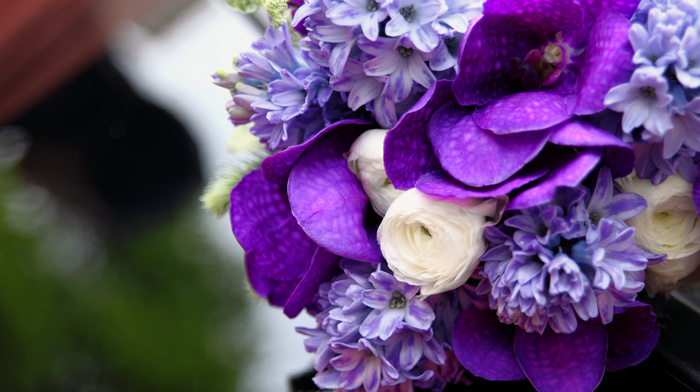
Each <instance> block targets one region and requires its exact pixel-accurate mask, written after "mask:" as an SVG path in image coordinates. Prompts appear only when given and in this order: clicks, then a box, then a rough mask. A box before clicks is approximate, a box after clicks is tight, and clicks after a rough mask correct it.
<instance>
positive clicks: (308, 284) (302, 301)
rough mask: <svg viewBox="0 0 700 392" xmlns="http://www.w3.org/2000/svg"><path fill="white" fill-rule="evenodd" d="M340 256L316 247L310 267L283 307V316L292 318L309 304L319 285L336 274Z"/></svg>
mask: <svg viewBox="0 0 700 392" xmlns="http://www.w3.org/2000/svg"><path fill="white" fill-rule="evenodd" d="M339 260H340V256H338V255H334V254H333V253H331V252H328V251H327V250H325V249H323V248H321V247H317V248H316V252H315V253H314V256H313V258H312V259H311V265H309V269H308V270H307V272H306V274H305V275H304V277H303V278H301V281H300V282H299V284H298V285H297V287H296V288H295V289H294V292H293V293H292V294H291V295H290V296H289V299H288V300H287V303H286V304H285V305H284V314H285V315H287V317H289V318H294V317H296V316H297V315H299V313H301V311H302V310H303V309H304V308H305V307H306V306H307V305H308V304H309V303H310V302H311V300H312V299H313V297H314V295H315V294H316V293H317V292H318V287H319V286H320V285H321V283H324V282H329V281H330V280H331V279H332V278H333V277H334V276H336V275H337V274H338V261H339Z"/></svg>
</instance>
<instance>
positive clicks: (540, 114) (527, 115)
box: [474, 90, 602, 135]
mask: <svg viewBox="0 0 700 392" xmlns="http://www.w3.org/2000/svg"><path fill="white" fill-rule="evenodd" d="M601 99H602V98H601ZM571 117H572V115H571V114H569V113H568V111H567V109H566V105H565V103H564V95H562V94H561V93H559V92H558V91H556V90H552V91H532V92H523V93H518V94H511V95H508V96H506V97H503V98H501V99H499V100H498V101H496V102H492V103H491V104H490V105H487V106H486V107H484V108H482V109H477V110H476V111H474V121H475V122H476V123H477V124H478V125H479V126H480V127H481V128H483V129H488V130H490V131H492V132H493V133H495V134H497V135H508V134H513V133H517V132H526V131H536V130H540V129H545V128H549V127H552V126H554V125H557V124H560V123H561V122H563V121H566V120H568V119H569V118H571Z"/></svg>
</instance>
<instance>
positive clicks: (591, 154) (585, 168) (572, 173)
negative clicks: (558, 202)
mask: <svg viewBox="0 0 700 392" xmlns="http://www.w3.org/2000/svg"><path fill="white" fill-rule="evenodd" d="M600 157H601V149H599V148H589V149H585V150H582V151H578V152H576V151H571V152H570V153H569V154H562V152H559V153H558V154H552V155H551V157H542V160H543V161H546V160H550V162H552V161H558V160H561V162H562V163H559V164H556V165H555V164H552V165H551V167H554V168H555V169H553V170H552V171H551V172H550V173H549V174H548V175H547V176H545V177H544V178H543V179H542V180H541V182H540V183H539V184H537V185H536V186H533V187H532V188H530V189H528V190H526V191H524V192H522V193H521V194H519V195H517V196H515V197H513V199H511V201H510V202H509V203H508V204H507V205H506V210H513V209H523V208H528V207H532V206H536V205H539V204H542V203H546V202H548V201H549V200H551V199H552V197H553V196H554V192H555V191H556V189H557V187H560V186H567V187H575V186H577V185H578V184H580V183H581V181H582V180H583V179H584V178H586V176H587V175H588V173H590V172H591V171H592V170H593V169H594V168H595V167H596V166H597V165H598V162H600ZM545 158H549V159H545Z"/></svg>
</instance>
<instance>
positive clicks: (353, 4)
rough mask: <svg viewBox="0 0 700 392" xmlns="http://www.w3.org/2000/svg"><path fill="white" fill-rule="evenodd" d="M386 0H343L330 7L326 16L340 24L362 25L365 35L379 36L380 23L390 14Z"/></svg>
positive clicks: (369, 36) (374, 37)
mask: <svg viewBox="0 0 700 392" xmlns="http://www.w3.org/2000/svg"><path fill="white" fill-rule="evenodd" d="M388 15H389V14H388V11H387V1H385V0H343V1H342V2H338V3H336V4H335V5H333V6H331V7H330V8H328V11H326V16H327V17H328V19H330V20H331V21H332V22H333V23H335V24H336V25H338V26H348V27H350V26H357V25H359V26H360V27H362V33H363V34H364V35H365V37H367V38H369V39H370V40H371V41H374V40H376V39H377V37H379V24H380V23H381V22H383V21H384V19H386V17H387V16H388Z"/></svg>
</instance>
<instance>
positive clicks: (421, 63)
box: [204, 0, 700, 392]
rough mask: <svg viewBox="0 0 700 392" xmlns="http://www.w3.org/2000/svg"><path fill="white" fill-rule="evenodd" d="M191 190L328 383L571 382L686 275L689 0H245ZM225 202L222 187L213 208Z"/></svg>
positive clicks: (611, 354) (401, 386) (691, 225)
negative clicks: (225, 127)
mask: <svg viewBox="0 0 700 392" xmlns="http://www.w3.org/2000/svg"><path fill="white" fill-rule="evenodd" d="M230 3H232V4H233V5H235V6H238V7H239V8H241V9H244V10H245V11H251V10H254V9H255V8H256V6H260V5H263V6H265V7H266V8H267V9H268V11H269V13H270V16H271V23H272V25H271V26H270V27H269V28H268V29H267V31H266V32H265V36H264V38H262V39H260V40H259V41H257V42H256V43H254V44H253V47H252V49H253V50H252V51H251V52H248V53H243V54H241V55H240V56H239V57H238V58H236V60H235V64H234V65H235V68H236V70H235V72H218V73H217V74H216V75H215V76H214V77H215V81H216V83H217V84H219V85H221V86H223V87H225V88H228V89H230V91H231V93H232V100H231V101H230V102H229V103H228V113H229V115H230V119H231V121H232V122H233V124H235V125H240V126H245V127H247V128H246V129H247V130H248V131H249V132H250V134H252V135H253V136H255V137H256V140H259V142H260V143H258V144H256V146H254V147H249V148H248V150H247V151H244V152H241V151H239V152H237V153H236V154H235V155H236V160H235V164H234V165H232V166H231V167H230V168H229V169H228V170H226V171H224V172H223V173H222V175H221V176H220V177H219V178H218V179H215V180H214V182H213V183H212V185H211V187H210V188H209V190H208V191H207V193H206V194H205V196H204V200H205V202H206V203H207V205H208V206H209V207H210V208H211V209H212V210H214V211H215V212H218V213H220V214H223V213H225V212H229V213H230V219H231V224H232V228H233V234H234V235H235V237H236V239H237V240H238V242H239V243H240V244H241V246H242V247H243V249H244V250H245V252H246V255H245V265H246V270H247V275H248V280H249V282H250V285H251V287H252V289H253V291H254V292H255V293H256V294H257V295H259V296H260V297H262V298H265V299H266V300H267V301H269V303H270V304H271V305H273V306H278V307H282V308H283V311H284V313H285V314H286V315H287V316H289V317H295V316H297V315H298V314H299V313H300V312H302V311H306V312H308V313H310V314H311V315H313V316H314V317H315V319H316V321H317V325H315V326H312V327H311V328H298V332H299V333H301V334H304V335H306V336H308V338H307V339H306V340H305V345H306V349H307V350H308V351H309V352H312V353H315V360H314V368H315V371H316V376H315V377H314V379H313V380H314V382H315V383H316V385H317V386H318V387H319V388H322V389H331V390H339V391H368V392H377V391H413V390H418V389H420V390H432V391H441V390H443V389H444V388H445V387H446V386H447V385H448V384H460V383H461V384H465V386H466V385H467V384H469V378H471V377H482V378H485V379H487V380H525V379H528V380H529V381H530V382H531V383H532V385H533V386H534V387H535V388H536V389H537V390H539V391H559V390H567V391H591V390H594V389H595V388H596V387H597V386H598V384H599V382H600V381H601V379H602V377H603V375H604V373H605V372H608V371H615V370H619V369H623V368H626V367H629V366H632V365H636V364H638V363H640V362H641V361H643V360H644V359H645V358H647V357H648V355H649V354H650V353H651V351H652V350H653V348H654V347H655V345H656V343H657V341H658V338H659V333H660V332H659V327H658V325H657V323H656V316H655V315H654V314H653V313H652V311H651V308H650V306H649V305H648V304H646V303H644V302H641V301H639V299H638V297H639V294H640V292H642V291H643V290H646V291H647V292H648V293H649V294H651V295H653V294H655V293H657V292H664V293H665V292H668V291H669V290H671V289H674V288H677V287H679V286H681V285H683V284H687V283H689V282H690V280H691V278H689V277H688V276H690V275H691V274H692V272H693V271H695V269H696V268H697V267H698V265H700V253H698V250H700V225H699V224H698V219H699V218H698V206H699V205H700V180H698V173H697V163H698V161H699V160H700V156H699V155H698V151H700V117H699V116H700V98H699V97H698V95H699V94H700V36H699V31H700V18H699V16H698V15H699V14H700V2H698V0H642V1H641V2H640V1H639V0H519V1H514V0H486V1H482V0H306V1H305V2H303V3H302V2H301V1H289V2H286V1H275V0H266V1H264V2H261V3H262V4H257V3H251V2H236V1H233V0H231V1H230ZM229 196H230V198H229Z"/></svg>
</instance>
